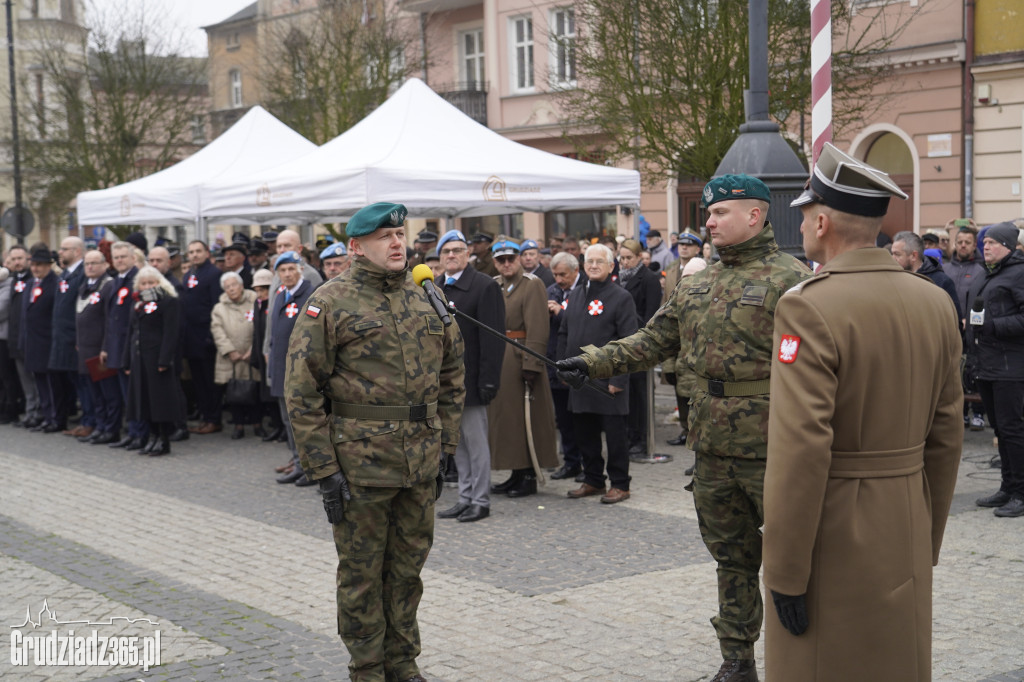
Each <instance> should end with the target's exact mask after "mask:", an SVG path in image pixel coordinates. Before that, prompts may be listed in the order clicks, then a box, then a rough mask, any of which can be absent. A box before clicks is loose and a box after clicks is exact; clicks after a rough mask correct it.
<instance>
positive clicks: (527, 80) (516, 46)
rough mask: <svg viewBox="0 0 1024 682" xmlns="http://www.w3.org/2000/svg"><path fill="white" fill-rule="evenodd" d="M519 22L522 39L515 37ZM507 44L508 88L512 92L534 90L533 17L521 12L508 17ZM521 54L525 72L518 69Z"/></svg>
mask: <svg viewBox="0 0 1024 682" xmlns="http://www.w3.org/2000/svg"><path fill="white" fill-rule="evenodd" d="M520 22H523V24H522V25H523V27H524V29H526V30H524V31H522V34H523V40H521V41H520V40H519V39H518V38H517V34H518V33H519V31H518V27H519V25H520ZM508 45H509V76H510V82H509V86H510V87H509V89H510V90H511V91H512V92H513V93H530V92H536V89H537V86H536V80H535V76H534V73H535V71H536V63H535V60H534V47H535V46H536V43H535V41H534V39H533V17H532V16H531V15H529V14H523V15H520V16H517V17H510V18H509V20H508ZM520 55H522V57H523V62H524V68H525V72H521V71H520V69H519V57H520Z"/></svg>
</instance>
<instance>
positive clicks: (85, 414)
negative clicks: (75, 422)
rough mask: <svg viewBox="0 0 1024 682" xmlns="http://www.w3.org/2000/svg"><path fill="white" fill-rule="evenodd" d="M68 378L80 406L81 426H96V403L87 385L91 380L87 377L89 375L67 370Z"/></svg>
mask: <svg viewBox="0 0 1024 682" xmlns="http://www.w3.org/2000/svg"><path fill="white" fill-rule="evenodd" d="M68 379H69V380H70V381H71V384H72V385H73V386H74V387H75V395H77V396H78V404H79V405H81V406H82V426H91V427H92V428H96V404H95V403H94V402H93V400H92V388H91V387H90V386H89V384H91V383H92V381H91V380H90V379H89V375H88V374H79V373H78V372H68Z"/></svg>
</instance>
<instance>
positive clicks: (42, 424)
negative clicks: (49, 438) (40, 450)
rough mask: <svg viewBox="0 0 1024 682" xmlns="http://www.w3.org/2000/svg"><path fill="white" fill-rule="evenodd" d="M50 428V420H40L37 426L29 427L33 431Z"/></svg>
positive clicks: (40, 431) (39, 431)
mask: <svg viewBox="0 0 1024 682" xmlns="http://www.w3.org/2000/svg"><path fill="white" fill-rule="evenodd" d="M48 428H50V422H39V423H38V424H36V425H35V426H30V427H28V430H29V431H30V432H32V433H42V432H43V431H45V430H46V429H48Z"/></svg>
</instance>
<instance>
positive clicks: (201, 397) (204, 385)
mask: <svg viewBox="0 0 1024 682" xmlns="http://www.w3.org/2000/svg"><path fill="white" fill-rule="evenodd" d="M216 364H217V351H216V350H211V351H210V352H209V353H207V354H206V355H204V356H202V357H199V358H189V359H188V366H189V369H191V370H192V384H193V386H195V390H196V408H197V409H198V410H199V420H200V421H204V422H209V423H210V424H220V423H221V411H222V409H223V406H222V405H221V402H222V400H223V398H224V385H223V384H217V383H214V381H213V371H214V366H215V365H216Z"/></svg>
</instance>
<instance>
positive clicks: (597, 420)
mask: <svg viewBox="0 0 1024 682" xmlns="http://www.w3.org/2000/svg"><path fill="white" fill-rule="evenodd" d="M583 264H584V265H583V267H584V268H585V269H586V272H587V278H588V280H589V281H588V282H587V284H586V286H583V287H580V288H577V289H576V290H574V291H573V292H572V293H570V294H569V298H568V303H567V304H566V307H565V314H564V315H563V316H562V325H561V327H560V328H559V330H558V355H559V357H560V358H565V357H571V356H574V355H577V354H579V353H580V350H581V349H582V348H583V346H585V345H587V344H595V345H602V346H603V345H604V344H606V343H609V342H611V341H615V340H618V339H623V338H626V337H627V336H629V335H630V334H632V333H634V332H635V331H636V330H637V316H636V304H635V303H634V302H633V297H632V296H631V295H630V294H629V292H628V291H626V290H625V289H623V288H622V287H621V286H619V285H617V284H616V283H615V282H612V281H611V279H610V275H611V274H612V268H614V267H615V263H614V256H613V255H612V251H611V249H609V248H608V247H607V246H604V245H603V244H594V245H593V246H590V247H588V248H587V250H586V252H585V253H584V255H583ZM597 381H598V382H599V383H601V384H603V385H605V386H606V387H607V388H608V390H609V391H610V392H611V393H612V394H613V396H614V397H613V398H612V399H610V400H609V399H608V398H607V397H606V396H603V395H600V394H598V393H597V392H596V391H589V390H587V391H571V392H570V393H569V411H570V412H572V416H573V430H574V431H575V434H576V443H577V444H578V445H579V448H580V451H581V452H582V453H583V483H582V485H580V487H579V488H578V489H576V490H570V491H569V493H568V495H569V497H571V498H573V499H579V498H582V497H589V496H591V495H602V497H601V502H603V503H605V504H615V503H616V502H622V501H623V500H628V499H629V481H630V477H629V444H628V441H627V439H626V415H627V414H628V413H629V375H628V374H620V375H618V376H614V377H612V378H611V379H608V380H597ZM602 431H603V432H604V437H605V442H606V443H607V445H608V480H609V483H610V484H611V489H609V490H608V491H607V493H605V490H606V489H605V474H604V470H605V462H604V460H603V459H602V457H601V432H602Z"/></svg>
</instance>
